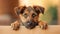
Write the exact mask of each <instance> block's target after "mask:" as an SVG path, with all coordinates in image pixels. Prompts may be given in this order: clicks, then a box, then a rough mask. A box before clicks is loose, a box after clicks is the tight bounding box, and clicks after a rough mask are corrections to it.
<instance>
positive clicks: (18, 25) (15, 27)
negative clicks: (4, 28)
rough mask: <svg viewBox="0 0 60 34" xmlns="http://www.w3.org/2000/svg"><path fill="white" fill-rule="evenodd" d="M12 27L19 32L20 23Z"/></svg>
mask: <svg viewBox="0 0 60 34" xmlns="http://www.w3.org/2000/svg"><path fill="white" fill-rule="evenodd" d="M11 27H12V29H13V30H19V28H20V24H19V23H12V24H11Z"/></svg>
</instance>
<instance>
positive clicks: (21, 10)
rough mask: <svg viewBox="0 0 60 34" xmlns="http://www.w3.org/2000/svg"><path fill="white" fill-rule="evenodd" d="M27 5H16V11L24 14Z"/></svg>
mask: <svg viewBox="0 0 60 34" xmlns="http://www.w3.org/2000/svg"><path fill="white" fill-rule="evenodd" d="M25 8H26V6H20V7H15V8H14V11H15V13H16V14H17V15H19V14H22V13H23V12H24V10H25Z"/></svg>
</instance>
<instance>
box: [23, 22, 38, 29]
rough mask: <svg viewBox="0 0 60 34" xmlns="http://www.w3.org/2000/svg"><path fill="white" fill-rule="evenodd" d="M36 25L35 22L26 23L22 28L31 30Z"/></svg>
mask: <svg viewBox="0 0 60 34" xmlns="http://www.w3.org/2000/svg"><path fill="white" fill-rule="evenodd" d="M37 25H38V23H37V22H27V23H25V24H24V26H25V27H26V28H27V29H33V28H35V27H36V26H37Z"/></svg>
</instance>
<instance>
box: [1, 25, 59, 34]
mask: <svg viewBox="0 0 60 34" xmlns="http://www.w3.org/2000/svg"><path fill="white" fill-rule="evenodd" d="M0 34H60V25H49V26H48V29H47V30H42V29H40V27H39V26H37V27H36V28H34V29H31V30H29V29H27V28H25V27H24V26H21V28H20V29H19V30H18V31H15V30H12V28H11V26H0Z"/></svg>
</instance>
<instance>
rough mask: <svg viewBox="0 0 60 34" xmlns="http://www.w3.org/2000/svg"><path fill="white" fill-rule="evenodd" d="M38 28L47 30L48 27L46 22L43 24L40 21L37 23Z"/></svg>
mask: <svg viewBox="0 0 60 34" xmlns="http://www.w3.org/2000/svg"><path fill="white" fill-rule="evenodd" d="M39 26H40V28H41V29H47V28H48V25H47V23H46V22H43V21H40V22H39Z"/></svg>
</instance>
